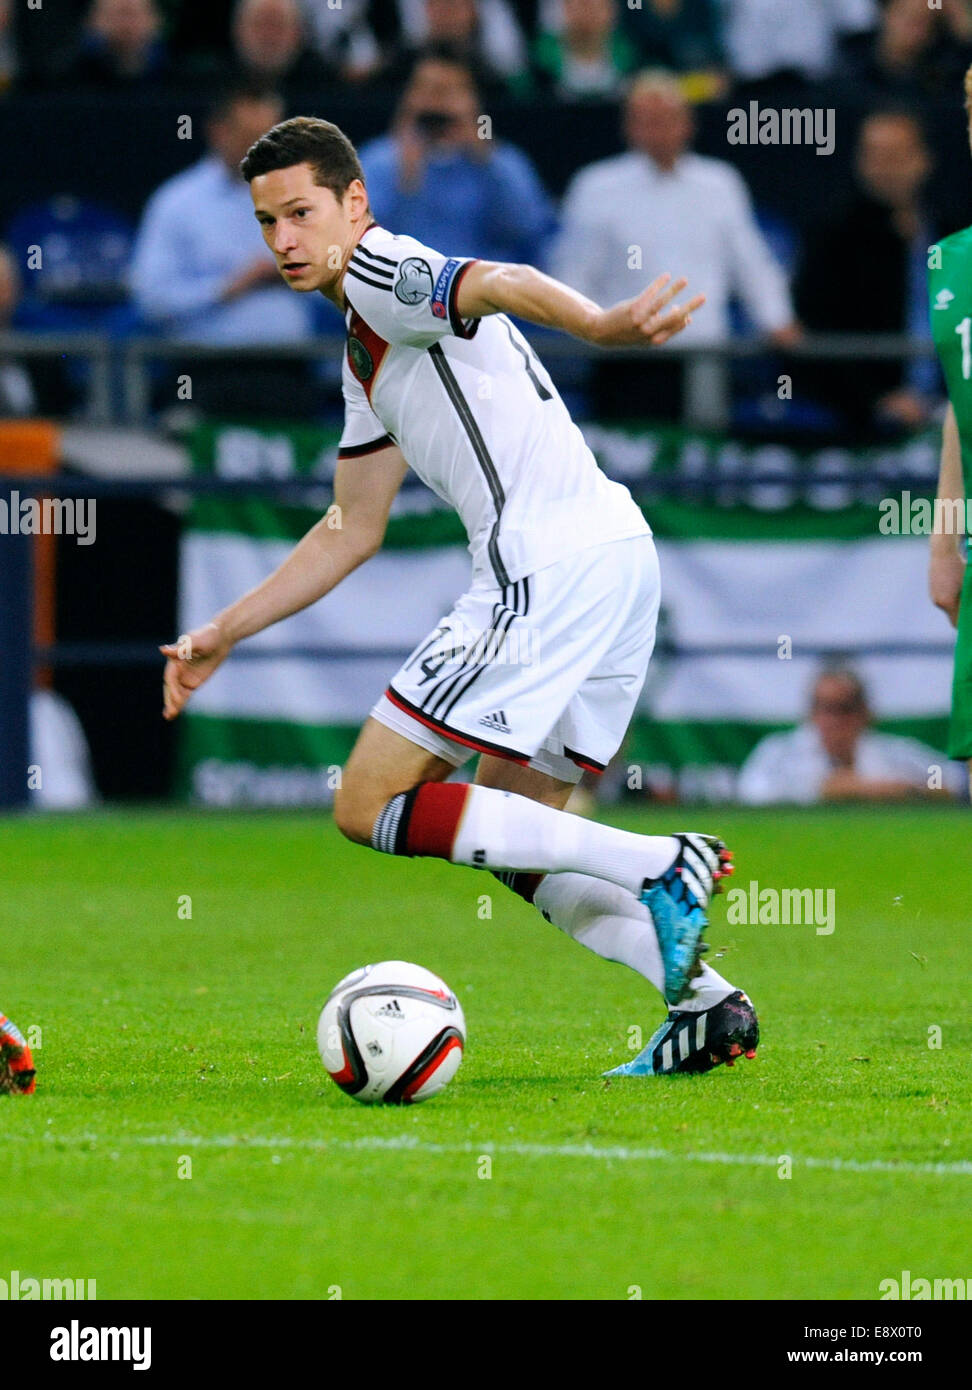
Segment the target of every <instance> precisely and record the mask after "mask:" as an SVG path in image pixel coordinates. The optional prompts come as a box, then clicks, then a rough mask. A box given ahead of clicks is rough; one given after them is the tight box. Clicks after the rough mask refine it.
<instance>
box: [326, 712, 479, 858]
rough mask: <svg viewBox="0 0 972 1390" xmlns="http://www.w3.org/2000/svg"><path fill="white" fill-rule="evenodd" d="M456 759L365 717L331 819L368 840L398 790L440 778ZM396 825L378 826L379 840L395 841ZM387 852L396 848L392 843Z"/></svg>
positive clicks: (360, 839)
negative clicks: (440, 755)
mask: <svg viewBox="0 0 972 1390" xmlns="http://www.w3.org/2000/svg"><path fill="white" fill-rule="evenodd" d="M455 767H456V763H455V762H450V761H447V760H446V759H445V758H443V757H439V756H437V755H436V754H435V753H433V752H431V751H430V750H429V749H428V748H424V747H422V746H421V745H420V744H419V743H416V742H414V741H412V740H411V739H408V738H404V737H403V736H402V735H401V734H399V733H396V732H395V730H394V729H390V728H388V727H387V726H386V725H384V724H380V723H379V722H378V720H377V719H367V720H365V723H364V725H363V726H362V729H361V732H360V734H359V735H358V738H357V740H356V742H355V745H354V747H353V748H352V750H351V753H350V755H349V756H348V760H347V762H346V763H345V764H344V767H343V768H342V769H341V785H340V786H339V788H338V789H337V791H336V793H335V796H334V821H335V824H336V825H337V828H338V829H339V830H340V831H341V833H342V835H346V836H347V838H348V839H349V840H354V841H355V842H356V843H357V844H359V845H370V844H372V842H373V836H374V835H375V832H376V827H377V826H378V822H379V819H380V817H381V814H382V812H383V811H384V810H385V808H386V807H387V806H389V804H390V803H391V802H392V801H393V800H394V799H395V798H396V797H397V796H398V795H399V794H400V793H402V792H407V791H409V790H410V789H411V788H414V787H417V786H419V785H421V784H429V783H435V782H442V781H444V780H445V778H446V777H448V776H449V773H450V772H453V771H454V770H455ZM395 828H396V827H395V826H394V825H393V824H392V823H391V821H388V822H386V823H385V824H384V825H383V826H382V827H380V838H381V839H382V841H383V843H382V844H381V845H376V846H375V847H376V848H384V842H385V840H387V842H388V843H389V844H390V845H392V846H393V845H394V830H395ZM388 852H389V853H395V852H396V851H395V850H394V848H391V849H389V851H388Z"/></svg>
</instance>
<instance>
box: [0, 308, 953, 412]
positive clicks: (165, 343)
mask: <svg viewBox="0 0 972 1390" xmlns="http://www.w3.org/2000/svg"><path fill="white" fill-rule="evenodd" d="M344 344H345V338H344V335H343V334H338V333H329V334H325V335H321V336H318V337H314V338H308V339H306V340H305V341H303V342H299V343H279V344H245V345H243V344H241V345H233V346H226V345H223V344H219V345H215V344H211V343H197V342H192V341H190V340H177V339H172V338H152V337H136V338H123V339H113V338H111V337H109V336H108V335H106V334H94V333H89V334H51V333H42V334H40V333H38V334H33V333H10V332H0V361H2V360H3V359H5V358H6V359H8V360H10V359H17V358H20V359H27V360H31V359H36V358H47V357H67V358H68V359H70V360H71V361H72V362H83V363H85V364H86V368H87V369H86V373H85V375H86V396H85V402H84V405H83V408H82V410H83V418H84V419H86V420H87V421H89V422H91V423H92V424H117V425H129V426H142V427H144V426H146V425H149V424H151V421H152V409H151V395H152V366H153V364H154V363H158V362H178V361H180V360H182V361H185V360H186V359H190V358H191V360H192V361H193V363H200V362H216V363H219V362H226V363H234V362H235V363H242V362H248V361H259V362H267V361H274V360H276V361H281V362H319V363H327V362H330V363H335V364H336V363H339V362H340V360H341V354H342V352H343V351H344ZM540 354H541V356H542V358H543V359H544V361H546V362H549V363H551V364H553V365H554V366H555V365H556V364H557V363H558V362H561V363H563V362H566V361H570V362H572V363H575V364H576V363H584V362H594V361H597V360H599V359H601V358H604V357H614V358H619V359H627V360H633V359H634V358H635V357H637V356H642V357H644V358H645V360H646V361H647V360H649V358H648V357H647V355H646V354H645V353H642V354H633V353H632V352H631V351H630V350H629V349H627V348H611V349H603V348H593V347H589V346H588V345H587V344H585V343H581V342H577V341H575V340H574V339H570V338H566V337H560V336H548V335H546V334H545V335H544V337H543V341H542V345H541V347H540ZM662 356H663V357H664V360H667V361H679V362H684V363H685V390H684V393H683V402H684V416H683V419H684V423H685V424H686V425H690V426H693V427H694V428H697V429H724V428H726V427H727V425H728V423H729V419H730V405H731V401H730V394H731V393H730V367H731V364H732V363H733V362H737V361H747V360H750V361H751V360H753V359H758V358H768V359H770V360H779V359H780V358H783V357H785V358H786V360H787V361H792V362H821V361H830V362H858V363H860V362H893V361H930V360H934V357H935V351H934V346H933V344H932V343H931V342H928V341H923V340H920V339H915V338H911V337H907V336H905V335H901V334H856V333H855V334H830V333H828V334H814V335H812V336H808V337H807V338H805V339H804V341H803V342H801V343H799V344H797V345H795V346H794V347H790V348H787V349H785V351H784V350H783V349H779V348H776V347H774V346H773V345H772V344H771V343H768V342H766V341H764V340H762V339H759V340H757V339H733V340H730V341H728V342H725V343H718V344H711V345H708V344H707V345H705V346H703V347H691V346H687V347H683V346H679V345H678V344H677V343H674V344H672V345H668V346H666V347H665V348H664V349H660V350H659V349H654V350H652V358H651V360H656V361H657V360H661V359H662ZM554 376H555V377H556V370H555V371H554ZM324 389H325V388H324V387H322V390H324ZM335 399H337V391H335Z"/></svg>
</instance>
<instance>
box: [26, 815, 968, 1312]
mask: <svg viewBox="0 0 972 1390" xmlns="http://www.w3.org/2000/svg"><path fill="white" fill-rule="evenodd" d="M967 814H968V813H967V812H962V811H961V810H957V809H956V810H954V811H951V810H947V809H942V810H939V809H914V810H900V811H867V810H857V811H832V812H828V811H811V812H794V813H778V812H772V813H753V812H745V811H741V810H737V809H731V810H730V809H727V810H716V811H709V812H702V813H698V812H696V813H692V814H691V815H689V816H687V817H685V819H686V820H688V821H689V822H691V827H692V828H696V829H704V830H709V829H712V830H716V831H719V832H720V833H722V834H723V835H724V836H725V838H726V839H727V840H728V842H729V843H730V845H731V846H732V847H733V848H734V849H735V851H736V855H737V865H738V874H737V878H736V880H735V882H736V883H740V882H741V883H744V884H745V883H747V882H748V881H749V880H750V879H753V878H755V879H757V880H758V881H759V883H760V886H761V887H773V886H776V887H796V888H800V887H819V888H833V889H834V890H835V892H836V929H835V931H834V932H833V934H832V935H829V936H824V935H818V934H817V933H816V932H815V930H814V928H813V927H812V926H782V925H780V926H770V925H766V926H739V925H736V926H729V925H727V921H726V909H725V905H724V903H725V900H724V899H719V900H717V902H716V904H715V906H714V909H713V912H712V927H711V931H710V933H709V936H710V940H711V942H712V950H713V953H715V952H717V951H720V950H724V951H725V954H724V955H722V956H721V957H719V958H718V959H716V960H715V962H714V963H715V964H716V966H717V968H719V969H721V970H722V971H723V972H724V973H725V974H727V975H728V976H729V978H730V979H732V980H733V981H734V982H735V983H737V984H739V985H741V986H743V987H745V988H746V989H747V990H748V991H749V992H750V994H751V995H752V997H753V999H754V1001H755V1003H756V1005H757V1007H758V1008H759V1010H760V1014H761V1020H762V1025H763V1043H762V1046H761V1048H760V1051H759V1055H758V1058H757V1060H756V1061H754V1062H744V1063H741V1064H740V1065H738V1066H736V1067H735V1068H734V1069H732V1070H727V1069H726V1068H725V1067H722V1068H719V1069H718V1070H717V1071H715V1072H713V1073H712V1074H710V1075H708V1076H704V1077H683V1078H658V1079H648V1080H625V1081H614V1082H612V1083H606V1082H605V1081H604V1080H602V1079H601V1073H602V1071H604V1070H605V1069H606V1068H607V1067H609V1066H612V1065H615V1064H616V1063H617V1062H619V1061H622V1060H624V1059H625V1058H627V1057H630V1056H631V1055H632V1054H631V1052H630V1051H629V1050H628V1040H629V1029H631V1028H632V1027H633V1026H640V1027H641V1028H642V1030H643V1033H644V1037H645V1038H646V1039H647V1037H648V1035H649V1033H650V1032H651V1031H652V1029H653V1028H654V1027H655V1026H656V1024H657V1022H658V1021H659V1019H660V1017H661V1008H660V1002H659V1000H658V998H657V996H656V995H655V994H654V992H653V991H652V990H651V988H650V987H649V986H648V985H647V984H646V983H645V982H643V981H642V980H640V979H639V977H638V976H636V975H634V974H632V973H631V972H629V971H626V970H625V969H623V968H622V967H620V966H617V965H609V964H607V963H606V962H603V961H601V960H599V959H597V958H596V957H594V956H592V955H591V954H590V953H589V952H587V951H585V950H584V949H583V948H581V947H580V946H578V945H576V944H575V943H574V942H572V941H570V940H569V939H568V938H566V937H565V936H563V935H562V934H561V933H560V932H558V931H557V930H556V929H555V928H554V927H551V926H549V925H548V924H546V923H545V922H544V921H542V920H541V918H540V917H539V916H538V914H536V913H535V912H534V911H533V910H532V909H530V908H529V907H527V906H526V904H524V903H522V902H521V901H520V900H519V899H517V898H514V897H513V896H512V895H510V894H509V893H508V892H507V890H505V889H504V888H503V887H502V886H501V885H500V884H499V883H497V882H496V881H495V880H494V879H492V878H491V877H489V876H488V875H485V874H481V873H477V872H475V871H473V870H469V869H457V868H452V867H451V866H449V865H447V864H440V863H434V862H431V861H406V860H394V859H391V858H388V857H385V856H379V855H376V854H374V853H372V852H370V851H367V850H364V849H360V848H357V847H355V846H352V845H350V844H347V843H346V842H344V841H343V840H342V839H341V838H340V836H339V835H338V833H337V832H336V830H335V829H334V827H333V825H332V823H331V821H330V819H329V818H328V817H326V816H319V815H311V814H254V815H244V816H231V815H222V814H203V813H199V814H193V813H182V812H173V813H164V812H159V813H153V812H146V813H142V812H138V811H133V812H128V813H111V812H109V813H104V814H97V815H92V816H89V817H83V818H82V817H77V818H76V817H66V818H36V819H35V818H26V819H11V820H7V821H4V822H2V823H0V841H2V859H3V882H4V893H3V898H4V903H3V910H4V921H5V932H4V942H5V948H6V949H5V951H4V957H5V960H4V967H5V968H4V972H3V979H2V996H0V1008H2V1009H4V1010H5V1011H6V1012H8V1013H9V1014H10V1016H11V1017H12V1018H13V1019H14V1021H15V1022H17V1023H18V1024H19V1025H20V1027H21V1028H22V1029H25V1030H26V1029H27V1028H32V1027H39V1028H40V1029H41V1044H42V1045H41V1046H40V1048H39V1049H38V1051H37V1065H38V1088H37V1093H36V1095H34V1096H33V1097H27V1098H21V1097H17V1098H13V1097H10V1098H0V1118H2V1124H3V1136H4V1141H5V1144H4V1148H5V1153H4V1157H5V1170H6V1172H5V1178H6V1200H5V1202H4V1209H5V1219H4V1221H3V1223H2V1224H3V1238H2V1241H0V1250H2V1255H0V1278H9V1271H13V1270H17V1271H19V1274H20V1277H21V1279H24V1278H27V1277H36V1278H44V1277H51V1278H66V1277H71V1278H78V1279H80V1278H85V1279H96V1280H97V1292H98V1297H99V1298H100V1299H107V1298H143V1297H156V1298H201V1299H206V1298H211V1297H230V1298H328V1297H337V1296H341V1297H343V1298H345V1299H363V1298H366V1299H395V1298H415V1299H423V1298H429V1299H431V1298H459V1299H472V1298H517V1299H524V1298H525V1299H539V1298H554V1299H558V1298H583V1299H626V1298H629V1297H633V1296H637V1294H638V1291H639V1290H640V1294H641V1296H642V1297H643V1298H646V1299H648V1298H653V1299H666V1298H776V1299H788V1298H814V1299H819V1298H865V1299H871V1298H874V1299H876V1298H877V1297H878V1296H879V1287H878V1286H879V1284H880V1281H881V1280H882V1279H886V1278H900V1275H901V1271H902V1270H905V1269H907V1270H909V1271H911V1275H912V1278H918V1277H927V1278H934V1277H941V1278H959V1277H965V1276H968V1275H972V1269H970V1268H969V1267H968V1259H967V1254H968V1250H967V1241H966V1236H965V1228H966V1221H967V1213H968V1202H969V1195H970V1191H972V1162H970V1161H969V1159H970V1152H969V1118H968V1112H967V1110H965V1109H964V1108H963V1103H964V1101H965V1099H966V1097H967V1095H968V1074H969V1050H970V1043H972V1027H970V1022H969V978H970V970H969V964H970V946H969V941H970V935H969V920H968V913H969V830H968V820H967ZM611 819H613V820H614V821H615V823H623V824H624V825H625V826H627V827H628V828H629V829H641V830H644V831H648V832H655V833H657V832H661V831H663V830H664V829H666V828H672V827H674V828H676V829H680V828H684V827H683V825H682V821H683V813H682V812H672V811H665V812H662V811H645V812H625V813H623V814H621V813H619V814H618V815H617V816H615V817H612V818H611ZM184 895H188V897H189V898H190V899H191V912H192V915H191V918H188V917H187V916H186V915H185V913H186V907H185V899H184ZM482 895H488V897H489V899H490V900H491V901H490V902H489V903H484V902H483V901H482ZM180 902H182V903H183V907H182V915H180ZM490 908H491V916H489V915H487V914H488V912H489V910H490ZM395 957H397V958H404V959H406V960H413V961H416V962H418V963H419V964H422V965H425V966H428V967H429V968H430V969H432V970H435V971H437V972H438V973H440V974H441V975H443V976H444V977H445V979H446V980H447V981H448V982H449V983H450V985H451V986H452V988H453V989H455V990H456V992H457V993H458V995H459V997H460V999H461V1001H462V1003H463V1006H464V1008H465V1011H466V1017H467V1022H468V1026H469V1043H468V1048H467V1052H466V1057H465V1060H464V1062H463V1065H462V1067H461V1069H460V1071H459V1074H458V1076H457V1078H456V1080H455V1081H454V1082H453V1084H452V1085H451V1086H450V1087H449V1088H448V1089H447V1090H446V1092H445V1093H444V1094H443V1095H442V1096H440V1097H438V1098H436V1099H434V1100H432V1101H429V1102H427V1103H425V1104H423V1105H419V1106H415V1107H411V1108H404V1109H395V1108H387V1109H383V1108H367V1107H364V1106H361V1105H359V1104H357V1103H356V1102H354V1101H353V1100H351V1099H349V1098H348V1097H346V1096H345V1095H343V1094H342V1093H341V1092H340V1091H338V1089H337V1088H336V1087H335V1086H334V1085H333V1084H332V1083H331V1081H330V1080H329V1079H328V1078H327V1076H326V1075H325V1073H324V1071H323V1069H322V1067H321V1064H320V1061H319V1059H318V1056H317V1051H316V1047H315V1036H314V1035H315V1026H316V1021H317V1016H318V1013H319V1010H320V1008H321V1005H322V1003H323V1001H324V998H325V996H326V995H327V993H328V991H329V990H330V988H331V986H332V985H333V984H334V983H335V982H336V981H337V980H338V979H339V978H340V977H341V976H342V975H344V974H345V973H346V972H348V971H349V970H351V969H352V968H354V967H356V966H359V965H362V964H365V963H366V962H368V961H375V960H381V959H386V958H395ZM712 958H713V957H710V959H712ZM936 1029H940V1030H941V1031H940V1042H941V1045H940V1047H938V1046H930V1045H929V1043H930V1042H931V1043H933V1044H934V1043H935V1042H936V1041H937V1040H938V1039H939V1034H938V1033H936V1031H935V1030H936ZM785 1158H789V1160H790V1161H791V1165H792V1168H791V1176H790V1177H781V1176H780V1173H781V1172H785V1171H786V1170H787V1166H788V1165H787V1164H786V1163H785V1162H784V1159H785ZM187 1159H188V1160H191V1177H189V1176H180V1173H181V1174H183V1175H185V1174H187V1173H188V1171H189V1167H188V1164H187V1163H186V1160H187ZM485 1160H489V1162H487V1161H485ZM490 1169H491V1174H490V1176H485V1174H486V1173H487V1171H489V1170H490Z"/></svg>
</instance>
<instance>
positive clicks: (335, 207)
mask: <svg viewBox="0 0 972 1390" xmlns="http://www.w3.org/2000/svg"><path fill="white" fill-rule="evenodd" d="M250 194H251V196H252V198H253V207H254V210H255V212H256V216H257V220H258V221H259V223H260V226H261V229H262V231H263V239H264V241H265V242H266V243H267V245H268V246H269V248H270V250H271V251H272V252H273V255H274V259H275V260H276V262H277V269H278V270H279V271H280V274H281V275H282V276H283V278H284V280H286V282H287V284H288V285H289V286H290V287H291V289H294V290H303V291H305V292H306V291H309V290H323V291H324V292H325V293H326V292H327V290H328V289H329V288H331V287H332V286H334V285H336V284H337V282H338V280H339V279H340V277H341V275H342V273H343V270H344V265H345V261H346V260H347V254H348V252H349V251H350V248H351V246H352V243H353V241H354V236H355V231H356V227H357V224H358V223H359V222H360V220H361V218H362V217H363V215H364V213H365V210H366V209H367V206H368V200H367V196H366V195H365V191H364V184H363V183H361V181H360V179H355V180H354V181H353V182H352V183H351V184H350V185H349V187H348V189H347V191H346V192H345V195H344V198H343V199H342V200H341V201H339V200H338V199H337V198H336V197H335V195H334V194H333V193H332V192H331V190H330V189H329V188H321V186H320V185H319V184H316V183H315V182H314V171H313V170H312V169H311V167H310V165H309V164H295V165H292V166H291V168H289V169H274V170H272V171H271V172H270V173H269V174H260V175H258V176H257V177H256V178H255V179H253V180H252V181H251V183H250Z"/></svg>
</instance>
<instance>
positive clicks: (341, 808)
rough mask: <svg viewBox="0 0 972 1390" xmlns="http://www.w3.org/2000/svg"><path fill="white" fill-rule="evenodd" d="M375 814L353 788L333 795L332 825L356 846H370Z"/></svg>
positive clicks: (342, 789)
mask: <svg viewBox="0 0 972 1390" xmlns="http://www.w3.org/2000/svg"><path fill="white" fill-rule="evenodd" d="M376 815H377V812H376V811H375V809H374V807H372V806H370V805H369V804H368V801H367V799H366V798H365V797H363V796H361V795H360V794H359V793H357V792H356V791H355V789H354V788H353V787H347V786H344V787H341V788H339V789H338V790H337V791H336V792H335V793H334V824H335V825H336V826H337V828H338V830H340V832H341V834H342V835H344V836H345V837H346V838H347V839H349V840H353V841H354V843H355V844H357V845H370V844H371V831H372V828H373V827H374V823H375V818H376Z"/></svg>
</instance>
